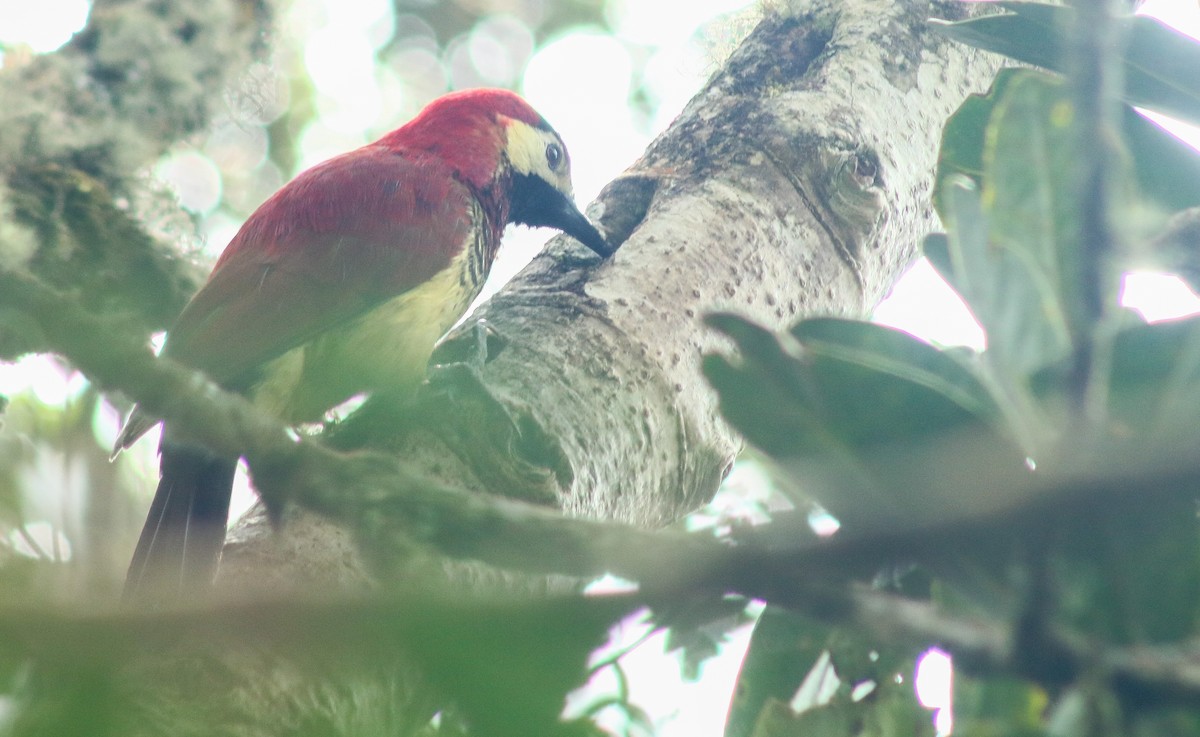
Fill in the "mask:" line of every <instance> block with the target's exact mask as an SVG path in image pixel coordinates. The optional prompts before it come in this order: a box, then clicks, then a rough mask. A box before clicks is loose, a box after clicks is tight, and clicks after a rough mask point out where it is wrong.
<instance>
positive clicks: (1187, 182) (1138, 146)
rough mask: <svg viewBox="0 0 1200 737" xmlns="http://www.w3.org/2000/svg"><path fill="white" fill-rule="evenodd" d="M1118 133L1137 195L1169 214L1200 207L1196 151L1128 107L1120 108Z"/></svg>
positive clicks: (1199, 180) (1199, 172) (1199, 160)
mask: <svg viewBox="0 0 1200 737" xmlns="http://www.w3.org/2000/svg"><path fill="white" fill-rule="evenodd" d="M1121 130H1122V132H1123V133H1124V139H1125V145H1126V146H1127V148H1128V150H1129V154H1130V157H1131V158H1132V163H1133V173H1134V176H1135V177H1136V179H1137V186H1138V194H1140V195H1141V196H1142V197H1144V198H1146V199H1149V200H1151V201H1153V202H1154V203H1156V204H1157V205H1158V206H1159V207H1160V208H1163V209H1166V210H1169V211H1176V210H1184V209H1187V208H1189V207H1196V206H1200V155H1198V154H1197V153H1196V149H1194V148H1192V147H1191V146H1189V145H1188V144H1186V143H1184V142H1183V141H1181V140H1179V139H1178V138H1176V137H1175V136H1174V135H1172V134H1171V133H1170V132H1168V131H1166V130H1164V129H1163V128H1161V127H1159V125H1158V124H1157V123H1154V122H1153V121H1151V120H1148V119H1147V118H1145V117H1144V116H1142V115H1140V114H1138V113H1137V112H1136V111H1135V110H1134V109H1133V108H1131V107H1123V108H1122V109H1121Z"/></svg>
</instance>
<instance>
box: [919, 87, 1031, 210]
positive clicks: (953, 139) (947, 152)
mask: <svg viewBox="0 0 1200 737" xmlns="http://www.w3.org/2000/svg"><path fill="white" fill-rule="evenodd" d="M1026 74H1036V72H1031V71H1030V70H1028V69H1016V68H1007V69H1001V70H1000V71H999V72H997V73H996V78H995V80H993V81H992V86H991V87H989V88H988V91H987V92H986V93H985V94H974V95H968V96H967V99H966V100H964V101H963V103H962V105H959V107H958V109H957V110H955V111H954V114H953V115H951V116H950V117H949V119H947V120H946V125H945V127H944V128H943V129H942V143H941V148H940V149H939V150H938V160H937V170H936V172H935V174H934V182H935V184H934V190H933V203H934V206H935V207H936V208H937V211H938V214H940V215H941V216H942V221H943V222H945V221H946V217H947V210H948V209H949V205H948V204H947V203H946V202H945V193H946V192H947V191H948V190H949V189H950V186H951V184H952V183H953V182H955V181H957V180H958V179H959V178H960V177H967V178H969V179H970V180H971V181H973V182H975V183H976V184H977V185H978V184H979V183H980V182H982V181H983V150H984V143H985V140H986V134H987V130H988V125H989V123H990V122H991V120H992V114H993V113H994V112H995V110H996V103H997V101H998V100H999V99H1000V98H1001V97H1002V96H1003V95H1004V93H1005V91H1006V90H1007V89H1008V86H1009V84H1011V83H1012V82H1013V80H1015V79H1018V78H1020V77H1022V76H1024V75H1026Z"/></svg>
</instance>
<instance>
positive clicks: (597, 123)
mask: <svg viewBox="0 0 1200 737" xmlns="http://www.w3.org/2000/svg"><path fill="white" fill-rule="evenodd" d="M576 5H578V7H576ZM755 5H756V3H755V2H753V0H607V1H605V0H595V2H593V3H591V4H590V10H589V7H585V6H587V4H570V3H555V2H553V0H491V1H490V2H485V1H483V0H474V1H472V2H468V1H466V0H458V2H454V3H450V2H445V1H443V2H442V3H441V4H440V5H439V4H438V2H437V0H420V1H418V2H411V3H408V7H412V8H415V10H413V11H412V12H402V11H398V10H397V9H396V6H395V5H394V4H393V2H392V0H297V1H296V2H293V3H290V4H289V5H287V7H286V10H285V11H284V12H283V15H282V17H281V19H280V22H279V35H280V37H281V38H282V39H283V42H282V43H281V44H279V50H278V51H277V52H276V53H277V56H276V58H275V59H273V60H272V63H270V64H264V65H262V66H261V67H260V68H258V69H256V70H255V71H254V72H253V73H252V74H250V75H248V76H247V79H246V80H245V83H244V85H243V86H242V88H241V89H239V90H238V91H236V92H231V94H230V96H229V98H228V102H229V105H228V109H229V113H228V114H227V116H226V117H225V118H223V119H221V120H218V121H217V122H216V124H215V125H214V126H213V128H212V129H211V131H210V132H209V134H208V135H207V136H206V137H204V138H203V139H202V140H199V141H197V142H195V144H194V145H190V146H181V147H180V148H178V149H177V150H175V151H174V152H172V153H171V154H170V155H169V156H167V157H164V159H163V160H162V161H160V162H159V163H158V164H157V166H156V167H155V168H154V174H155V175H156V176H158V177H159V178H160V179H162V180H163V181H165V182H167V183H169V184H170V186H172V187H173V188H174V189H175V191H176V192H177V193H178V197H179V201H180V204H181V205H182V206H183V207H184V208H186V209H187V210H188V211H189V212H190V213H192V214H193V216H194V218H195V222H196V224H197V243H198V246H199V248H200V252H201V253H202V254H203V257H205V258H215V256H216V255H217V254H218V253H219V252H220V250H221V249H222V248H223V247H224V245H225V243H226V242H227V241H228V240H229V238H230V237H231V236H232V235H233V233H234V232H236V230H237V228H238V226H239V225H240V223H241V222H242V220H243V219H244V218H245V217H246V216H247V215H248V214H249V213H250V212H252V211H253V209H254V208H255V207H257V205H258V204H259V203H260V202H262V200H263V199H265V198H266V197H267V196H268V195H269V194H270V193H271V192H273V191H274V190H275V189H276V188H278V187H279V186H280V185H281V184H282V183H283V182H285V181H286V180H287V179H289V178H290V177H291V176H293V175H294V174H295V173H296V172H298V171H300V170H302V169H303V168H305V167H307V166H310V165H312V164H314V163H317V162H319V161H321V160H323V159H325V158H328V157H329V156H332V155H334V154H336V153H340V152H342V151H345V150H347V149H350V148H353V147H356V146H359V145H361V144H363V143H366V142H367V141H369V140H372V139H373V138H375V137H377V136H378V135H380V134H381V133H383V132H386V131H387V130H389V129H391V128H393V127H395V126H396V125H397V124H399V123H400V122H402V121H404V120H406V119H408V118H409V117H411V116H412V115H413V114H414V113H416V111H417V110H419V109H420V108H421V107H422V106H423V105H424V104H425V103H426V102H428V101H429V100H430V99H432V98H434V97H436V96H438V95H440V94H442V93H443V92H446V91H447V90H450V89H458V88H464V87H473V86H482V85H487V86H503V87H512V88H515V89H517V90H519V91H521V92H522V93H523V94H524V95H525V96H526V97H527V98H528V99H529V100H530V101H531V102H532V103H533V105H534V106H535V107H536V108H538V109H539V110H540V111H541V112H542V113H543V114H544V115H545V116H546V117H547V119H549V120H550V121H551V122H552V123H553V125H554V126H555V127H556V128H557V129H558V131H559V132H560V133H561V134H562V135H563V137H564V139H565V140H566V141H567V142H568V144H569V145H570V148H571V156H572V164H573V169H574V177H575V185H576V194H577V198H578V199H579V201H580V202H587V201H590V200H591V199H592V198H593V197H595V195H596V194H597V193H598V192H599V190H600V188H601V187H602V186H603V185H604V184H605V183H606V182H608V181H609V180H611V179H612V178H613V177H615V176H616V175H617V174H619V173H620V172H621V171H622V170H623V169H624V168H625V167H627V166H628V165H629V164H630V163H631V162H632V161H633V160H634V159H635V158H636V157H637V156H638V155H639V154H640V152H641V151H642V150H643V149H644V148H645V147H646V145H647V144H648V143H649V142H650V141H651V139H652V138H653V137H654V136H655V135H656V134H657V133H658V132H660V131H661V130H663V129H664V128H665V127H666V126H667V125H668V124H669V123H670V121H671V120H672V119H673V118H674V117H675V116H676V115H677V114H678V112H679V111H680V110H681V109H682V107H683V105H684V104H685V103H686V102H687V100H688V99H690V97H691V96H692V95H693V94H694V93H695V92H696V91H697V90H698V89H699V87H700V85H702V84H703V82H704V80H705V79H706V77H707V76H708V74H709V73H710V72H711V71H712V69H714V68H715V66H716V65H717V64H719V62H720V59H721V57H722V55H723V54H724V53H726V52H727V51H728V50H730V49H732V48H733V46H734V45H735V44H736V43H737V41H738V39H739V38H740V37H741V36H742V35H744V33H745V32H746V31H748V30H749V28H750V27H751V26H750V24H751V23H752V21H753V18H754V16H755V10H754V7H755ZM563 8H568V10H567V11H564V10H563ZM88 10H89V4H88V2H87V0H38V2H36V3H30V2H28V0H0V49H2V50H0V54H3V56H2V57H0V58H3V60H4V63H6V64H7V63H17V62H19V60H20V59H21V58H28V56H29V55H30V54H36V53H46V52H51V51H53V50H54V49H56V48H58V46H60V45H61V44H63V43H65V42H66V41H67V40H68V39H69V38H70V36H71V34H72V33H74V32H75V31H77V30H78V29H80V28H81V27H82V26H83V24H84V23H85V21H86V18H87V13H88ZM572 10H573V11H574V13H575V15H577V16H578V17H571V14H572ZM443 11H444V12H443ZM1144 11H1146V12H1150V13H1152V14H1155V15H1158V16H1159V17H1162V18H1163V19H1164V20H1167V21H1168V22H1170V23H1171V24H1173V25H1176V26H1177V27H1180V28H1184V29H1185V30H1188V32H1190V33H1193V34H1194V35H1197V34H1200V30H1197V29H1200V8H1198V7H1197V4H1196V3H1195V2H1194V1H1189V0H1151V1H1150V2H1148V3H1146V5H1145V6H1144ZM1164 124H1165V125H1169V126H1170V127H1171V130H1172V131H1173V132H1175V133H1176V134H1177V135H1180V136H1181V137H1184V138H1185V139H1186V140H1188V141H1190V142H1192V143H1193V144H1196V143H1200V132H1198V131H1197V130H1196V129H1194V128H1189V127H1187V126H1180V125H1177V124H1171V123H1169V122H1167V123H1164ZM280 141H286V143H285V144H279V143H278V142H280ZM273 142H274V144H273ZM547 235H548V234H547V233H542V232H536V231H529V230H526V229H514V230H513V231H512V232H510V233H509V234H508V236H507V239H506V246H505V249H504V250H503V251H502V252H501V256H500V258H499V259H498V261H497V263H496V265H495V267H494V269H493V279H492V281H491V282H490V285H489V290H494V289H495V288H497V287H498V286H500V285H501V284H502V283H503V282H504V281H505V280H507V278H509V277H510V276H511V275H512V274H514V273H516V271H518V270H519V269H520V268H521V267H522V266H523V265H524V264H525V262H527V261H528V259H529V258H531V257H532V255H533V254H534V253H535V252H536V250H537V249H538V248H539V247H540V245H541V244H542V242H544V240H545V239H546V237H547ZM1124 300H1125V301H1126V302H1127V303H1128V304H1130V305H1131V306H1134V307H1136V308H1137V309H1139V310H1141V311H1142V312H1143V314H1144V315H1145V316H1146V317H1147V319H1163V318H1167V317H1172V316H1177V315H1183V314H1188V313H1190V312H1194V311H1196V310H1197V309H1198V303H1197V300H1196V297H1195V295H1193V294H1192V293H1191V292H1190V291H1189V290H1188V288H1187V287H1186V286H1185V285H1183V283H1182V282H1180V281H1179V280H1178V279H1177V278H1175V277H1173V276H1170V275H1164V274H1158V273H1153V272H1140V273H1136V274H1131V275H1129V276H1128V277H1127V279H1126V281H1125V289H1124ZM875 318H876V319H877V320H878V321H880V322H884V323H886V324H889V325H893V326H896V327H899V328H901V329H904V330H907V331H909V332H912V333H914V334H916V335H918V336H921V337H923V338H925V339H927V340H930V341H932V342H935V343H937V344H941V345H967V346H972V347H975V348H982V347H983V344H984V339H983V335H982V333H981V331H980V329H979V327H978V326H977V325H976V324H975V322H974V320H973V319H972V318H971V316H970V314H969V313H968V312H967V310H966V308H965V307H964V306H963V305H962V302H961V301H960V300H959V299H958V298H957V297H956V296H955V295H954V294H953V292H952V291H951V290H950V289H949V288H948V287H947V286H946V285H945V283H944V282H942V281H941V279H940V278H939V277H938V276H937V275H936V274H935V273H934V271H933V269H932V268H931V267H930V266H929V265H928V264H927V263H925V262H923V261H922V262H920V263H918V264H917V265H916V266H914V267H913V268H912V270H911V271H910V272H909V273H908V275H907V276H906V277H905V278H904V279H903V280H902V281H901V282H900V283H899V284H897V285H896V288H895V290H894V292H893V294H892V296H891V297H890V298H889V299H888V300H887V301H886V302H884V303H883V304H881V305H880V306H879V307H878V309H877V310H876V312H875ZM86 390H87V388H86V382H84V381H83V380H82V379H81V377H80V376H79V375H78V374H74V373H72V372H70V371H69V370H67V369H66V368H64V367H63V366H62V365H61V364H60V363H58V362H56V361H54V360H51V359H47V358H37V357H31V358H27V359H25V360H23V361H21V362H20V363H18V364H16V365H5V364H0V393H3V394H6V395H10V396H13V395H18V394H21V393H22V392H25V393H28V394H29V395H31V396H33V397H35V398H36V400H37V401H39V402H41V403H44V404H46V405H50V406H62V405H64V404H65V403H67V402H68V401H70V400H72V399H74V398H77V397H79V396H80V395H81V394H82V393H83V392H85V391H86ZM119 421H120V418H119V414H118V412H117V411H116V410H115V409H113V408H111V407H109V406H108V405H107V404H106V403H101V405H100V410H99V411H97V413H96V416H95V417H94V418H93V420H92V423H93V427H94V432H95V435H96V437H97V438H98V439H99V440H100V442H101V443H111V441H112V438H113V437H114V436H115V433H116V429H117V427H118V424H119ZM155 446H156V442H155V441H154V440H145V441H143V442H142V443H141V444H140V445H139V446H137V447H136V448H135V450H134V451H133V452H132V453H130V454H127V456H128V460H126V461H125V466H124V467H125V468H128V469H129V470H128V471H127V472H128V473H130V474H132V475H133V476H134V477H135V482H138V483H140V486H141V487H142V488H144V489H145V490H146V492H145V493H146V494H147V495H149V494H150V493H151V492H152V490H153V486H154V477H155V473H154V470H153V467H154V448H155ZM31 467H32V468H35V469H37V470H36V471H32V472H31V473H35V474H40V476H39V477H37V478H28V479H26V481H27V482H28V483H29V484H31V488H34V487H39V488H42V489H58V490H59V491H58V492H57V494H49V495H47V494H42V495H40V496H39V499H38V503H37V504H35V505H31V506H30V508H28V509H26V510H24V512H25V515H26V518H27V519H26V524H25V525H24V526H23V527H21V528H20V529H19V530H15V531H14V532H13V538H12V540H10V544H11V546H12V547H13V549H15V550H17V551H18V552H20V553H22V554H25V555H30V556H39V557H43V558H44V557H52V558H53V559H57V560H67V559H70V558H71V555H72V551H71V546H70V539H69V536H67V535H64V534H63V529H64V528H66V527H68V525H66V524H65V523H63V522H62V517H61V514H59V513H58V512H56V511H55V510H56V508H57V507H56V505H58V506H59V507H65V506H69V503H70V501H71V500H72V499H74V498H75V497H76V496H78V495H79V494H80V493H81V492H80V490H79V489H78V488H77V487H78V486H79V483H80V479H83V478H85V477H86V470H85V469H79V468H73V467H72V466H71V464H70V463H66V462H59V463H54V462H44V463H34V464H31ZM753 474H754V471H753V468H752V467H748V468H747V469H742V470H739V472H738V473H737V474H735V475H734V477H733V478H732V479H731V481H730V487H731V488H733V489H734V490H735V491H736V490H737V489H739V488H740V489H751V491H750V492H747V493H749V494H751V495H752V494H753V493H755V492H754V491H753V489H755V488H757V489H759V491H758V492H757V493H760V494H761V493H762V492H761V488H762V486H763V481H762V479H755V478H748V475H749V476H753ZM735 496H736V494H735ZM251 499H252V495H251V493H250V492H249V490H248V489H247V488H246V487H245V485H244V483H243V484H242V487H241V491H240V493H239V500H240V504H241V506H243V507H244V506H246V505H248V504H249V502H250V500H251ZM146 501H147V502H148V496H147V499H146ZM649 629H650V626H649V624H647V623H646V622H644V621H641V620H630V621H629V622H626V623H625V624H623V625H622V627H620V628H618V631H617V632H616V633H615V634H614V643H613V645H612V647H613V648H620V647H624V646H628V645H629V644H631V643H635V642H639V643H640V644H639V645H638V646H637V647H636V648H634V649H633V650H632V651H631V652H630V653H629V654H628V655H626V656H625V657H624V658H623V659H622V663H623V665H624V667H625V672H626V674H627V675H628V677H629V679H630V681H629V685H630V689H631V694H632V697H633V700H634V701H635V702H636V703H638V704H639V705H640V706H641V707H642V708H644V709H645V710H646V711H647V712H648V714H649V715H650V717H651V719H652V721H653V722H654V723H655V724H656V726H657V727H658V733H659V734H662V735H665V736H667V737H685V736H687V737H707V736H714V737H715V736H716V735H719V734H720V733H721V730H722V726H723V722H724V716H725V711H726V707H727V703H728V697H729V694H730V693H731V691H732V686H733V682H734V679H735V677H736V674H737V669H738V667H739V665H740V661H741V656H742V653H743V652H744V651H745V648H746V645H747V643H748V641H749V636H750V629H749V628H748V627H742V628H740V629H737V630H735V631H734V632H733V634H732V635H731V636H730V638H729V640H728V642H727V643H726V644H725V646H724V648H723V650H722V654H721V655H720V656H718V657H715V658H712V659H709V660H708V661H707V662H706V663H705V664H704V665H703V667H702V670H701V672H700V678H699V679H698V680H695V681H689V680H686V679H684V678H683V677H682V674H681V665H680V660H679V658H678V656H677V654H675V653H668V652H667V642H666V636H665V634H663V633H657V634H650V633H649ZM950 672H951V671H950V664H949V659H948V657H946V656H945V655H944V654H941V653H934V654H933V655H931V656H930V657H928V658H927V659H926V660H925V661H924V667H923V668H922V670H921V672H920V673H919V674H917V677H916V678H915V684H916V686H917V688H918V689H919V690H920V695H921V698H922V700H923V701H924V702H925V703H927V704H928V705H930V706H946V705H948V703H949V696H948V688H949V682H950V677H951V676H950ZM606 679H607V680H606ZM614 679H615V677H614V676H612V675H611V674H607V675H606V674H605V673H600V674H598V676H597V678H596V679H595V682H594V684H593V685H594V686H595V687H596V688H598V689H601V690H604V689H611V688H613V684H612V683H611V682H609V681H611V680H614ZM580 698H584V697H580ZM610 717H611V718H610ZM949 719H950V713H949V710H943V711H942V712H941V713H940V715H939V720H938V724H939V727H940V728H942V729H943V730H948V728H949ZM603 721H605V722H606V723H612V724H613V725H614V726H615V722H616V721H619V715H616V714H612V715H606V716H605V717H603Z"/></svg>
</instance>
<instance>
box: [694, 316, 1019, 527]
mask: <svg viewBox="0 0 1200 737" xmlns="http://www.w3.org/2000/svg"><path fill="white" fill-rule="evenodd" d="M709 323H710V324H712V325H713V326H714V327H718V328H719V329H721V330H722V331H723V332H725V333H726V334H727V335H729V336H730V337H731V338H733V339H734V342H735V343H736V344H737V345H738V347H739V349H740V350H741V360H740V361H738V362H734V361H733V360H732V359H729V358H725V357H722V356H706V357H705V361H704V365H703V368H704V371H705V374H706V375H707V377H708V379H709V381H710V382H711V383H712V384H713V386H715V387H716V389H717V391H718V393H719V394H720V406H721V411H722V413H723V414H724V415H725V417H726V418H727V419H728V420H729V421H730V422H731V423H732V424H733V425H734V426H735V427H737V428H738V430H740V431H741V432H742V434H743V435H745V437H746V438H747V439H748V440H749V441H750V442H752V443H754V444H755V445H757V446H758V447H759V448H761V449H763V450H764V451H765V452H766V453H767V454H768V455H770V456H771V457H772V459H773V460H774V461H775V465H776V470H777V472H778V473H777V476H778V478H779V480H780V481H781V482H782V483H781V488H782V489H783V490H784V491H785V492H789V493H793V494H794V495H795V496H797V497H801V498H803V500H804V501H808V500H810V499H816V500H817V501H818V502H819V503H820V504H821V506H823V507H824V508H825V509H827V510H829V511H830V512H831V513H832V514H833V515H834V516H835V517H837V518H838V520H840V521H841V522H842V524H843V527H844V528H846V529H857V530H860V531H866V530H875V529H881V528H886V527H889V526H894V525H897V524H904V523H912V524H917V523H918V522H919V521H920V520H921V519H922V517H923V516H924V515H930V514H933V513H935V512H937V511H938V510H944V509H945V505H946V504H947V502H948V501H950V500H952V499H962V497H963V495H962V493H961V491H960V490H959V489H958V488H957V485H955V486H954V487H943V486H931V485H930V484H929V483H927V480H928V478H929V473H930V470H931V464H938V465H944V464H945V462H946V457H947V453H950V454H951V457H953V458H957V457H958V456H955V455H953V451H952V450H947V449H946V443H947V441H948V440H952V439H953V441H954V442H968V441H969V442H971V443H975V442H977V443H978V445H977V446H975V445H972V447H977V448H978V449H981V450H976V451H972V453H973V456H972V462H984V463H987V464H989V466H991V467H997V468H1013V467H1019V466H1020V464H1021V459H1022V458H1023V457H1024V454H1023V453H1020V452H1018V451H1016V449H1015V444H1014V443H1012V442H1011V440H1010V439H1009V438H1007V437H1005V436H1003V435H998V434H997V433H996V432H995V423H996V416H997V414H998V412H997V411H996V410H995V409H993V407H994V405H993V404H992V403H991V401H990V399H988V395H987V392H986V390H985V389H984V388H983V387H982V386H981V385H980V384H979V383H978V382H976V381H973V380H972V379H971V377H970V375H969V373H968V372H966V371H964V370H963V368H962V367H961V366H960V365H958V364H956V363H954V362H953V360H952V359H949V358H947V357H945V356H939V355H936V353H937V351H936V349H934V348H932V347H930V346H927V345H924V344H922V343H920V341H917V340H916V339H915V338H913V337H911V336H908V335H907V334H904V333H901V332H899V331H894V330H891V329H890V328H885V327H882V326H878V325H869V324H853V323H851V322H849V321H837V320H820V321H818V322H816V323H814V324H812V325H809V326H806V325H801V326H799V327H797V328H795V329H794V330H795V333H796V335H799V336H800V337H801V338H802V339H803V340H796V338H795V336H793V335H790V334H786V335H782V336H778V337H776V336H774V335H772V334H771V333H770V332H769V331H767V330H765V329H764V328H762V327H760V326H757V325H755V324H754V323H752V322H749V321H747V320H744V319H742V318H739V317H736V316H733V315H726V314H721V315H713V316H710V318H709ZM954 442H952V443H951V445H953V444H954ZM980 453H982V455H981V454H980Z"/></svg>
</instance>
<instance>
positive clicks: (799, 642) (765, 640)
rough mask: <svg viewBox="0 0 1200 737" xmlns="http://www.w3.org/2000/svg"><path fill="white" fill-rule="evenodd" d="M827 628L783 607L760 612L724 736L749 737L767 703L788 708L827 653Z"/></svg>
mask: <svg viewBox="0 0 1200 737" xmlns="http://www.w3.org/2000/svg"><path fill="white" fill-rule="evenodd" d="M827 629H828V628H827V627H823V626H818V625H816V624H815V623H814V622H813V621H812V620H810V619H808V618H806V617H802V616H800V615H798V614H795V613H793V612H790V611H788V610H786V609H781V608H779V607H773V606H768V607H767V608H766V609H765V610H763V613H762V616H760V617H759V620H758V624H756V625H755V626H754V634H753V635H752V636H751V638H750V647H749V649H748V650H747V651H746V657H745V659H744V660H743V661H742V668H741V670H740V671H739V672H738V679H737V686H736V688H735V689H734V696H733V701H732V702H731V703H730V705H729V718H728V719H727V720H726V722H725V737H750V735H751V734H752V732H753V730H754V725H755V723H756V722H757V721H758V720H759V715H760V714H761V713H762V711H763V710H764V709H765V708H766V707H767V704H768V703H769V701H770V700H772V699H774V700H776V701H779V702H782V703H785V704H786V703H787V702H788V701H789V700H790V699H791V698H792V695H793V694H795V693H796V689H797V688H799V687H800V682H801V681H803V680H804V676H805V675H806V674H807V673H808V670H809V668H811V667H812V664H813V663H814V662H815V661H816V659H817V657H818V656H820V654H821V652H822V651H823V650H825V647H826V644H827V639H828V637H827Z"/></svg>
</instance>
